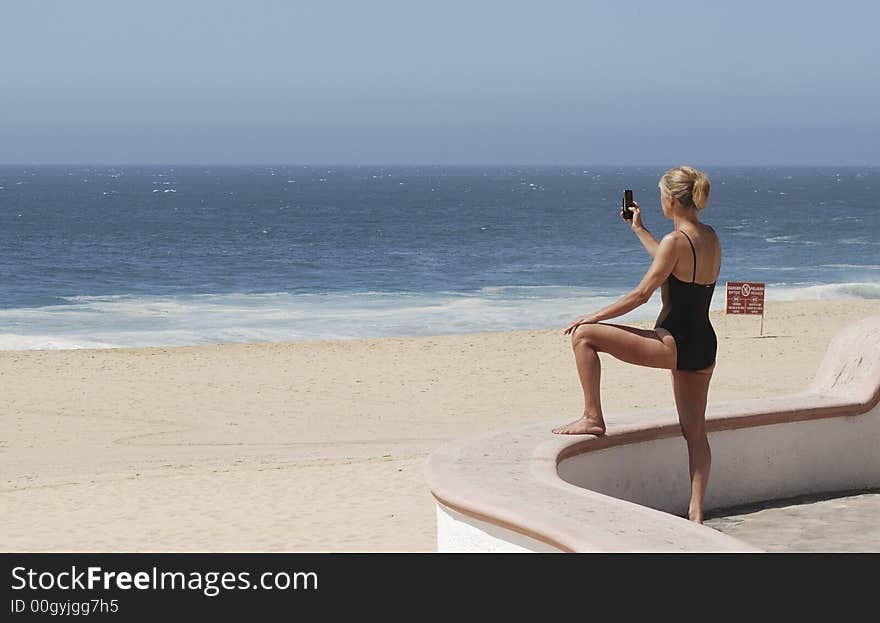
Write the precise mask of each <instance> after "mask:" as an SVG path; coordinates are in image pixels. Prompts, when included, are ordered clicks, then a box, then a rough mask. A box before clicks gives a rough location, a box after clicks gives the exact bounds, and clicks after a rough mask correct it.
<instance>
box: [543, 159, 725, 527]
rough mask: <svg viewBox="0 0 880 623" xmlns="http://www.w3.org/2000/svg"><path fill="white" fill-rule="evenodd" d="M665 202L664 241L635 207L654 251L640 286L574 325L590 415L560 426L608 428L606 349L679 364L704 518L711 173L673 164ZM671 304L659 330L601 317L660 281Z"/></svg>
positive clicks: (678, 396)
mask: <svg viewBox="0 0 880 623" xmlns="http://www.w3.org/2000/svg"><path fill="white" fill-rule="evenodd" d="M659 186H660V205H661V206H662V208H663V214H664V215H665V216H666V218H669V219H672V221H673V223H674V225H675V228H674V230H673V231H672V232H670V233H668V234H667V235H666V236H664V237H663V239H662V240H661V241H660V242H659V243H658V242H657V240H656V239H655V238H654V236H652V235H651V233H650V232H649V231H648V230H647V229H645V226H644V225H643V224H642V217H641V213H640V211H639V207H638V203H636V202H634V203H635V207H634V208H631V210H632V212H633V218H632V222H631V227H632V230H633V231H634V232H635V233H636V235H637V236H638V237H639V240H640V241H641V243H642V244H643V245H644V247H645V248H646V249H647V250H648V253H650V254H651V256H652V257H653V258H654V261H653V262H652V263H651V267H650V268H649V269H648V272H647V273H645V276H644V277H643V278H642V281H641V283H639V285H638V286H637V287H636V289H635V290H633V291H632V292H630V293H629V294H626V295H625V296H623V297H621V298H620V300H618V301H617V302H616V303H613V304H611V305H609V306H608V307H606V308H604V309H602V310H600V311H598V312H596V313H595V314H591V315H587V316H580V317H579V318H577V319H575V321H574V322H572V323H571V324H570V325H569V326H568V327H567V328H566V329H565V333H566V334H568V333H571V338H572V339H571V343H572V348H573V349H574V355H575V361H576V363H577V371H578V376H579V377H580V381H581V386H582V387H583V390H584V403H585V406H584V415H583V417H581V418H580V419H578V420H575V421H574V422H571V423H570V424H567V425H565V426H563V427H560V428H556V429H554V430H553V432H554V433H558V434H588V435H604V434H605V421H604V419H603V417H602V405H601V402H600V399H599V377H600V373H601V368H600V363H599V355H598V354H597V353H600V352H603V353H609V354H611V355H613V356H615V357H616V358H618V359H620V360H622V361H626V362H627V363H634V364H638V365H641V366H650V367H652V368H667V369H669V370H672V387H673V390H674V393H675V406H676V409H677V410H678V419H679V423H680V424H681V431H682V434H683V435H684V438H685V439H686V440H687V447H688V457H689V464H690V475H691V498H690V504H689V508H688V517H689V519H691V520H692V521H695V522H697V523H702V522H703V496H704V494H705V492H706V485H707V482H708V480H709V466H710V463H711V453H710V450H709V440H708V438H707V437H706V420H705V415H706V399H707V396H708V393H709V381H710V380H711V378H712V371H713V370H714V368H715V351H716V348H717V341H716V337H715V331H714V330H713V329H712V325H711V324H710V322H709V304H710V302H711V300H712V293H713V292H714V290H715V282H716V281H717V279H718V273H719V270H720V268H721V243H720V242H719V240H718V236H717V235H716V234H715V230H713V229H712V228H711V227H709V226H708V225H704V224H702V223H700V220H699V214H700V212H701V211H702V210H703V209H704V208H705V207H706V203H707V202H708V199H709V179H708V178H707V177H706V175H705V174H703V173H702V172H700V171H697V170H696V169H694V168H693V167H689V166H681V167H676V168H674V169H670V170H668V171H667V172H666V173H665V174H664V175H663V177H662V178H661V179H660V184H659ZM658 286H659V287H660V288H661V292H662V295H663V309H662V311H661V312H660V316H659V317H658V319H657V322H656V324H655V326H654V329H653V330H646V329H637V328H634V327H626V326H622V325H615V324H600V321H602V320H607V319H609V318H615V317H617V316H621V315H623V314H626V313H627V312H630V311H632V310H633V309H635V308H636V307H639V306H640V305H643V304H644V303H646V302H647V301H648V299H649V298H650V297H651V294H652V293H653V292H654V290H656V289H657V287H658Z"/></svg>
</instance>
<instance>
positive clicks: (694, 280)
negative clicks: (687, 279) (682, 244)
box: [679, 230, 697, 283]
mask: <svg viewBox="0 0 880 623" xmlns="http://www.w3.org/2000/svg"><path fill="white" fill-rule="evenodd" d="M679 231H681V230H679ZM681 233H683V234H684V232H683V231H682V232H681ZM684 237H685V238H687V239H688V242H690V243H691V252H692V253H693V254H694V276H693V278H692V279H691V283H696V282H697V250H696V249H695V248H694V243H693V242H691V237H690V236H688V235H687V234H684Z"/></svg>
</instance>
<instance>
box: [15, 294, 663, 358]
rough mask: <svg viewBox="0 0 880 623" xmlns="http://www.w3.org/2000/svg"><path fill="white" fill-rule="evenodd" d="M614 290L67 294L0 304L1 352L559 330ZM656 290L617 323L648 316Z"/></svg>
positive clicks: (653, 307)
mask: <svg viewBox="0 0 880 623" xmlns="http://www.w3.org/2000/svg"><path fill="white" fill-rule="evenodd" d="M620 294H622V292H608V291H599V290H593V289H589V288H565V287H556V286H550V287H542V286H508V287H498V288H484V289H482V290H479V291H476V292H466V293H456V292H440V293H394V292H357V293H334V294H288V293H267V294H224V295H189V296H167V297H160V296H154V297H144V296H127V295H120V296H97V297H96V296H76V297H69V298H67V299H66V304H64V305H55V306H48V307H37V308H23V309H5V310H0V323H2V324H3V326H4V327H5V328H6V329H7V331H8V333H7V334H5V335H4V336H2V338H0V349H5V350H9V349H46V348H49V349H57V348H111V347H137V346H174V345H189V344H203V343H219V342H265V341H289V340H314V339H335V338H365V337H388V336H407V335H441V334H450V333H468V332H482V331H506V330H516V329H542V328H553V327H558V328H559V329H560V330H561V329H562V328H563V327H565V326H566V325H567V324H568V322H570V321H571V320H572V319H574V318H575V317H576V316H578V315H580V314H584V313H588V312H592V311H597V310H598V309H601V308H602V307H604V306H606V305H608V304H609V303H611V302H613V301H614V300H616V299H617V297H618V296H620ZM659 309H660V296H659V292H658V293H656V294H655V296H654V297H653V298H652V299H651V301H649V303H648V304H646V305H645V306H643V307H641V308H639V309H638V310H635V311H634V312H631V313H630V314H627V315H626V316H623V317H622V318H621V320H623V321H626V320H630V321H632V320H648V319H652V318H654V317H656V315H657V313H658V312H659Z"/></svg>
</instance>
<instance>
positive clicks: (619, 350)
mask: <svg viewBox="0 0 880 623" xmlns="http://www.w3.org/2000/svg"><path fill="white" fill-rule="evenodd" d="M572 339H573V340H575V341H576V340H578V339H585V340H586V342H587V343H588V344H589V345H590V346H591V347H592V348H594V349H595V350H597V351H599V352H603V353H608V354H609V355H612V356H614V357H615V358H617V359H620V360H621V361H625V362H626V363H632V364H635V365H639V366H647V367H650V368H665V369H667V370H671V369H673V368H675V362H676V356H677V352H676V349H675V339H674V338H673V337H672V335H671V334H670V333H669V332H668V331H665V330H661V332H659V333H658V332H657V331H654V330H651V329H638V328H636V327H627V326H625V325H619V324H604V323H601V322H600V323H598V324H582V325H580V326H579V327H577V328H576V329H575V330H574V331H573V332H572Z"/></svg>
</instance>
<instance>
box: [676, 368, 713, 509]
mask: <svg viewBox="0 0 880 623" xmlns="http://www.w3.org/2000/svg"><path fill="white" fill-rule="evenodd" d="M714 367H715V366H714V365H713V366H712V367H711V368H707V369H706V370H699V371H695V372H691V371H688V370H673V371H672V387H673V390H674V391H675V407H676V409H678V421H679V423H680V424H681V432H682V434H683V435H684V438H685V441H687V447H688V467H689V469H690V474H691V500H690V504H689V505H688V519H690V520H691V521H695V522H697V523H703V497H704V496H705V494H706V487H707V485H708V484H709V468H710V466H711V464H712V451H711V450H710V449H709V437H708V436H707V435H706V402H707V399H708V396H709V381H710V380H712V371H713V370H714Z"/></svg>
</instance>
